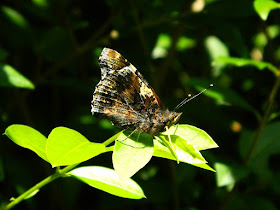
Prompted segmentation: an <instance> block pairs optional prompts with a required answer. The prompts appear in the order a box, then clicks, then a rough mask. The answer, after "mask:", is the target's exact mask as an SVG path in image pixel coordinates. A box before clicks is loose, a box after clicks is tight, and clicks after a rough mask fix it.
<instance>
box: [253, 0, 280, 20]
mask: <svg viewBox="0 0 280 210" xmlns="http://www.w3.org/2000/svg"><path fill="white" fill-rule="evenodd" d="M254 7H255V10H256V11H257V13H258V15H259V16H260V17H261V18H262V19H263V20H267V17H268V15H269V13H270V11H271V10H274V9H279V8H280V3H278V2H276V1H273V0H255V1H254Z"/></svg>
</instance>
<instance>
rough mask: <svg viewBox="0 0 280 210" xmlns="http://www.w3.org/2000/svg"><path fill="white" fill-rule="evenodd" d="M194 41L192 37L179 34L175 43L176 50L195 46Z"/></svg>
mask: <svg viewBox="0 0 280 210" xmlns="http://www.w3.org/2000/svg"><path fill="white" fill-rule="evenodd" d="M195 45H196V43H195V40H194V39H191V38H189V37H186V36H181V37H180V38H179V40H178V41H177V43H176V48H177V50H178V51H183V50H186V49H190V48H193V47H195Z"/></svg>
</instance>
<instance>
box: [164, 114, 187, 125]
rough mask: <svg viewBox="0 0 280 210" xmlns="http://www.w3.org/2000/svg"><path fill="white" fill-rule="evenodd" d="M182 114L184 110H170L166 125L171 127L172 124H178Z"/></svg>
mask: <svg viewBox="0 0 280 210" xmlns="http://www.w3.org/2000/svg"><path fill="white" fill-rule="evenodd" d="M182 114H183V113H182V112H174V111H170V115H169V120H168V122H167V123H166V126H167V127H170V126H172V125H174V124H176V123H177V122H178V121H179V119H180V117H181V115H182Z"/></svg>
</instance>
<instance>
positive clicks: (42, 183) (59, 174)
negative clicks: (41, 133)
mask: <svg viewBox="0 0 280 210" xmlns="http://www.w3.org/2000/svg"><path fill="white" fill-rule="evenodd" d="M77 165H79V164H73V165H69V166H67V167H65V168H63V169H62V170H57V171H56V172H55V173H54V174H52V175H51V176H48V177H47V178H45V179H43V180H42V181H40V182H39V183H37V184H36V185H34V186H33V187H31V188H30V189H29V190H27V191H26V192H24V193H23V194H21V195H20V196H18V197H17V198H15V199H13V200H12V201H11V202H10V203H9V204H8V205H6V206H5V207H4V210H8V209H11V208H13V207H14V206H15V205H17V204H19V203H20V202H21V201H23V200H24V199H26V198H27V197H28V196H29V195H31V194H32V193H34V192H36V191H38V190H40V189H41V188H42V187H44V186H45V185H47V184H49V183H50V182H52V181H54V180H55V179H57V178H59V177H64V176H65V174H66V173H67V172H68V171H70V170H71V169H73V168H75V167H76V166H77Z"/></svg>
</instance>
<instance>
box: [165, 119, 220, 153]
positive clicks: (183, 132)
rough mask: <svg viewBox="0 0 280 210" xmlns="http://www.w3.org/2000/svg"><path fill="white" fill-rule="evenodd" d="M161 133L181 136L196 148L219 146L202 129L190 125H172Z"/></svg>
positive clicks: (203, 148)
mask: <svg viewBox="0 0 280 210" xmlns="http://www.w3.org/2000/svg"><path fill="white" fill-rule="evenodd" d="M162 134H164V135H177V136H180V137H181V138H183V139H185V140H186V141H188V142H190V143H191V144H192V145H193V146H194V147H195V148H196V149H198V150H205V149H211V148H217V147H219V146H218V145H217V144H216V142H215V141H214V140H213V139H212V138H211V137H210V136H209V135H208V134H207V133H206V132H205V131H204V130H201V129H199V128H197V127H195V126H192V125H183V124H181V125H173V126H171V127H170V128H169V129H168V130H167V131H165V132H163V133H162Z"/></svg>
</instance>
